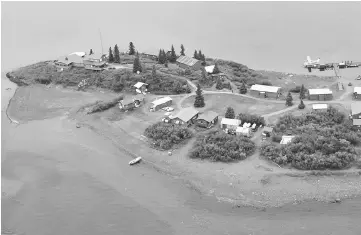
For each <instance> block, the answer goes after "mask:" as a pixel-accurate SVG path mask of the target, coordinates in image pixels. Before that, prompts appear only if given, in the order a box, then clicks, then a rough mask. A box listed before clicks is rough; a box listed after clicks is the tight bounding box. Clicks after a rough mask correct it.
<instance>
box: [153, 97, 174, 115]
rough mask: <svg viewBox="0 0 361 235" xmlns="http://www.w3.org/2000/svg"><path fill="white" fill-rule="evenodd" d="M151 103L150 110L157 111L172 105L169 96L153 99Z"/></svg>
mask: <svg viewBox="0 0 361 235" xmlns="http://www.w3.org/2000/svg"><path fill="white" fill-rule="evenodd" d="M151 104H152V106H151V107H150V111H151V112H154V111H158V110H159V109H161V108H164V107H168V106H170V105H172V98H170V97H169V96H166V97H162V98H160V99H157V100H154V101H153V102H152V103H151Z"/></svg>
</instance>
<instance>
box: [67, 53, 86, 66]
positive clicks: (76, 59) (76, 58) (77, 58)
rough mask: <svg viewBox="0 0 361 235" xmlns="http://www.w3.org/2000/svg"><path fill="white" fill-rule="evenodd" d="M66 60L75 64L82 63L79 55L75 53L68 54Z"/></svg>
mask: <svg viewBox="0 0 361 235" xmlns="http://www.w3.org/2000/svg"><path fill="white" fill-rule="evenodd" d="M68 60H69V61H71V62H73V63H77V64H81V63H83V58H81V56H78V55H75V54H73V55H69V56H68Z"/></svg>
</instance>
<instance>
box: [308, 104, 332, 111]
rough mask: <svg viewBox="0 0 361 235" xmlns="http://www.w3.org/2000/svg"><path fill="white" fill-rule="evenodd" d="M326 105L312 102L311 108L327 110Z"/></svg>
mask: <svg viewBox="0 0 361 235" xmlns="http://www.w3.org/2000/svg"><path fill="white" fill-rule="evenodd" d="M327 108H328V105H327V104H313V105H312V109H313V110H327Z"/></svg>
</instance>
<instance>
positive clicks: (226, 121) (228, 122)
mask: <svg viewBox="0 0 361 235" xmlns="http://www.w3.org/2000/svg"><path fill="white" fill-rule="evenodd" d="M223 124H225V125H231V126H239V125H240V124H241V120H239V119H230V118H222V121H221V125H223Z"/></svg>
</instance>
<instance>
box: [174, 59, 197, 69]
mask: <svg viewBox="0 0 361 235" xmlns="http://www.w3.org/2000/svg"><path fill="white" fill-rule="evenodd" d="M177 65H178V66H179V67H181V68H183V69H193V70H200V69H201V67H202V62H201V61H198V62H197V63H195V64H194V65H193V66H188V65H186V64H183V63H179V62H177Z"/></svg>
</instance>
